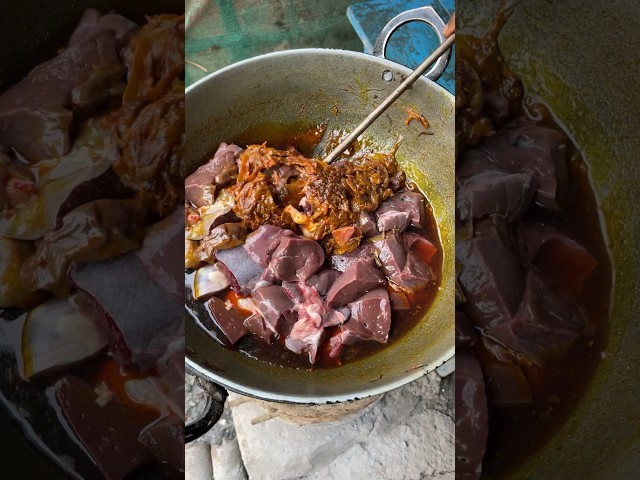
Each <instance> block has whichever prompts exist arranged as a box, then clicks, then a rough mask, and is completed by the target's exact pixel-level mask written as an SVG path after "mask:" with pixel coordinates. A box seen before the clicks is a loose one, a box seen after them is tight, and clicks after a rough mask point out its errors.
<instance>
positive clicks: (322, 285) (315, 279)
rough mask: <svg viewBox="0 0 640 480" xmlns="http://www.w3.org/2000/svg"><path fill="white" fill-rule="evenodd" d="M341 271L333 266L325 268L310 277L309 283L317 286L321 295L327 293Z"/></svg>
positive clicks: (311, 285)
mask: <svg viewBox="0 0 640 480" xmlns="http://www.w3.org/2000/svg"><path fill="white" fill-rule="evenodd" d="M340 275H341V273H340V272H339V271H337V270H333V269H331V268H325V269H324V270H322V271H321V272H320V273H318V274H316V275H313V276H311V277H309V280H307V285H309V286H310V287H315V289H316V290H317V291H318V293H319V294H320V295H326V294H327V292H329V289H330V288H331V285H333V284H334V282H335V281H336V280H337V279H338V278H340Z"/></svg>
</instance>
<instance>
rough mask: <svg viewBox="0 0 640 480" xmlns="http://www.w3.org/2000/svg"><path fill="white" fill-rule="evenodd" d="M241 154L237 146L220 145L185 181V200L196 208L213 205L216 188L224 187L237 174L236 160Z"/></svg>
mask: <svg viewBox="0 0 640 480" xmlns="http://www.w3.org/2000/svg"><path fill="white" fill-rule="evenodd" d="M241 153H242V149H241V148H240V147H238V146H237V145H233V144H231V145H227V144H226V143H221V144H220V146H219V147H218V150H217V151H216V153H215V154H214V156H213V158H212V159H211V160H209V161H208V162H207V163H205V164H204V165H202V166H201V167H199V168H198V169H197V170H196V171H195V172H194V173H192V174H191V175H189V176H188V177H187V178H186V179H185V181H184V189H185V195H186V198H187V200H189V201H190V202H191V203H193V204H194V205H195V206H196V207H203V206H205V205H211V204H213V202H214V200H215V191H216V188H217V187H224V186H225V184H226V183H229V181H231V180H233V179H234V178H235V176H236V175H237V174H238V166H237V165H236V160H237V159H238V157H239V156H240V154H241ZM222 180H225V181H222Z"/></svg>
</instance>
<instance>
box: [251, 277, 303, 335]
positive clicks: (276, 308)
mask: <svg viewBox="0 0 640 480" xmlns="http://www.w3.org/2000/svg"><path fill="white" fill-rule="evenodd" d="M253 300H254V303H255V306H256V308H257V310H258V312H260V315H261V316H262V318H264V320H265V321H266V322H267V324H268V325H267V326H268V327H269V328H271V330H272V331H273V332H274V333H275V332H278V327H279V325H278V323H279V320H280V318H281V317H282V315H283V314H284V313H285V312H290V311H291V310H293V307H294V303H293V301H292V300H291V299H290V298H289V296H288V295H287V293H286V292H285V290H284V289H283V288H282V287H281V286H280V285H268V286H266V287H261V288H258V289H257V290H256V291H255V292H253Z"/></svg>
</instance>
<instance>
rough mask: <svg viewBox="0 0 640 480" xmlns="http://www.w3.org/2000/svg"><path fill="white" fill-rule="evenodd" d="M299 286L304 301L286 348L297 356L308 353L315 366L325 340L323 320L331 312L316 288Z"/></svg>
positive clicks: (301, 284) (287, 339) (286, 341)
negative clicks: (319, 350) (321, 344)
mask: <svg viewBox="0 0 640 480" xmlns="http://www.w3.org/2000/svg"><path fill="white" fill-rule="evenodd" d="M299 286H300V290H301V292H302V296H303V299H304V301H303V303H302V304H301V305H300V306H299V308H298V320H297V321H296V323H295V324H294V325H293V328H292V329H291V332H290V333H289V334H288V336H287V337H286V339H285V346H286V347H287V348H288V349H289V350H291V351H292V352H295V353H297V354H300V353H302V352H307V353H308V354H309V361H310V362H311V363H312V364H313V363H315V361H316V357H317V354H318V348H319V347H320V343H321V342H322V340H323V338H324V326H323V319H324V318H325V316H326V315H327V314H328V313H330V311H329V310H328V309H327V306H326V305H325V303H324V302H323V301H322V299H321V298H320V295H319V294H318V292H317V291H316V289H315V288H312V287H308V286H307V285H305V284H304V283H300V284H299Z"/></svg>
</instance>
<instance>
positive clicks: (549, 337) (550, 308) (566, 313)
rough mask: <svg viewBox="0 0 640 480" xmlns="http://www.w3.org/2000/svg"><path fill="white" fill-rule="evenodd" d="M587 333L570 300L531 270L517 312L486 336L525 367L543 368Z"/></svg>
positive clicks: (491, 329)
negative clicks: (533, 365) (534, 365)
mask: <svg viewBox="0 0 640 480" xmlns="http://www.w3.org/2000/svg"><path fill="white" fill-rule="evenodd" d="M589 330H590V325H588V324H587V322H586V320H585V319H584V317H583V316H582V314H581V313H580V310H579V309H578V308H577V306H576V305H575V304H574V303H573V302H572V301H571V299H570V298H569V297H567V296H565V295H563V294H562V293H561V292H559V291H558V290H557V289H554V288H552V287H551V285H550V284H549V281H548V280H547V278H546V277H545V276H544V275H543V274H541V273H540V272H539V271H537V270H536V269H535V268H532V269H531V270H530V271H529V272H528V274H527V281H526V286H525V289H524V295H523V298H522V302H521V304H520V307H519V308H518V311H517V312H516V313H515V315H513V317H512V319H511V320H510V321H505V322H501V323H500V324H497V325H495V326H494V327H493V328H490V329H488V330H487V332H486V334H487V336H488V337H490V338H492V339H496V340H497V341H498V343H500V344H501V345H502V346H504V347H505V348H507V349H508V350H510V351H512V352H515V353H516V354H517V355H518V357H519V358H521V359H523V360H522V361H523V362H524V363H525V365H527V364H531V363H533V364H536V365H539V366H544V365H545V364H546V363H547V362H548V361H550V360H554V359H558V358H560V357H562V356H563V355H564V354H566V352H567V351H568V350H569V348H570V347H571V345H573V343H574V342H575V340H576V339H577V338H578V336H580V335H583V334H586V333H588V332H589Z"/></svg>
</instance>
